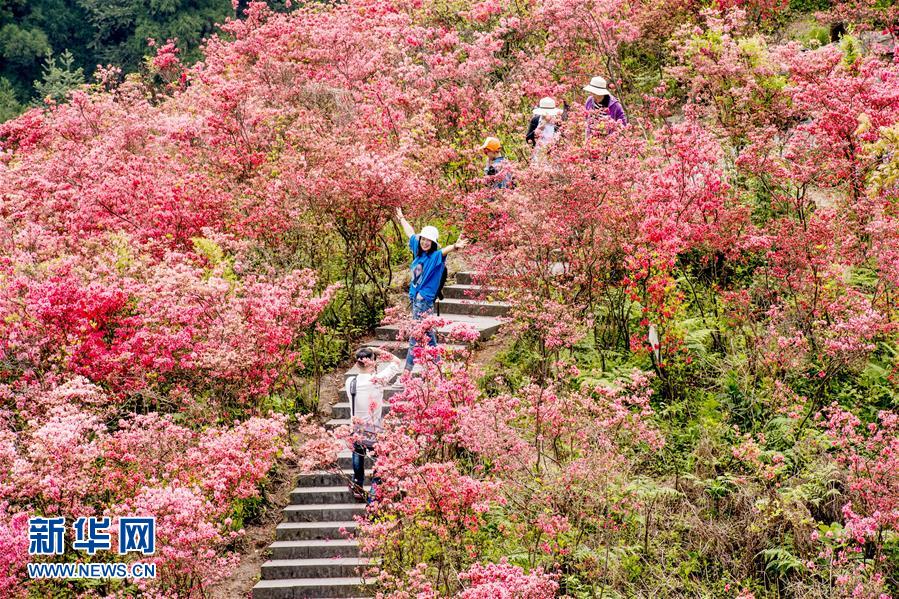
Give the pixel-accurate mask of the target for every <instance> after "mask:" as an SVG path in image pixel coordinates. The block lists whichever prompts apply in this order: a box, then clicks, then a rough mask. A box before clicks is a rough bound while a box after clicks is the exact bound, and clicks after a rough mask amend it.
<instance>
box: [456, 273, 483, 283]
mask: <svg viewBox="0 0 899 599" xmlns="http://www.w3.org/2000/svg"><path fill="white" fill-rule="evenodd" d="M477 274H478V273H476V272H472V271H461V272H457V273H456V275H455V279H456V283H458V284H459V285H474V284H475V283H476V282H477V281H476V280H475V278H476V277H477Z"/></svg>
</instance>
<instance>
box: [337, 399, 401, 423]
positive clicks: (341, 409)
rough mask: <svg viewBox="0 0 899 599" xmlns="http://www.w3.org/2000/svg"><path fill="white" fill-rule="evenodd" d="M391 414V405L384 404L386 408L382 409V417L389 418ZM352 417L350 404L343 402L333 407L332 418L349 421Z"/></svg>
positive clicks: (357, 407)
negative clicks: (388, 415)
mask: <svg viewBox="0 0 899 599" xmlns="http://www.w3.org/2000/svg"><path fill="white" fill-rule="evenodd" d="M356 409H357V410H358V409H359V406H356ZM389 413H390V404H389V403H386V402H385V403H384V406H383V407H382V408H381V416H382V417H383V416H387V414H389ZM349 417H350V402H348V401H341V402H338V403H336V404H334V405H333V406H331V418H336V419H338V420H348V419H349Z"/></svg>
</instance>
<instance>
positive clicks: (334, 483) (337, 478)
mask: <svg viewBox="0 0 899 599" xmlns="http://www.w3.org/2000/svg"><path fill="white" fill-rule="evenodd" d="M350 465H351V466H352V464H350ZM368 474H369V473H367V472H366V477H365V478H366V484H368V482H369V481H368V478H369V477H368ZM352 480H353V469H352V468H344V469H341V470H338V469H337V468H334V469H333V470H316V471H314V472H307V473H305V474H301V475H299V477H297V487H301V488H302V487H337V488H340V487H346V486H347V485H349V484H350V481H352Z"/></svg>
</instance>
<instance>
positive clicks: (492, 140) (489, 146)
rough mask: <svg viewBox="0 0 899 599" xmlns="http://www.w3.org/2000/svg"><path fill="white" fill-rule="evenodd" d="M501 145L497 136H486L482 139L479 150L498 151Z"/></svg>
mask: <svg viewBox="0 0 899 599" xmlns="http://www.w3.org/2000/svg"><path fill="white" fill-rule="evenodd" d="M502 147H503V144H502V142H501V141H500V140H499V138H497V137H488V138H487V139H485V140H484V143H482V144H481V151H482V152H483V151H484V150H489V151H490V152H499V150H500V148H502Z"/></svg>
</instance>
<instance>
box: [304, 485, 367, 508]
mask: <svg viewBox="0 0 899 599" xmlns="http://www.w3.org/2000/svg"><path fill="white" fill-rule="evenodd" d="M370 486H371V485H366V487H365V490H366V491H368V489H369V487H370ZM354 502H356V499H355V498H354V497H353V492H352V491H350V488H349V483H346V484H344V485H343V486H341V487H296V488H295V489H294V490H293V491H291V492H290V503H291V505H314V504H333V503H354Z"/></svg>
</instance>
